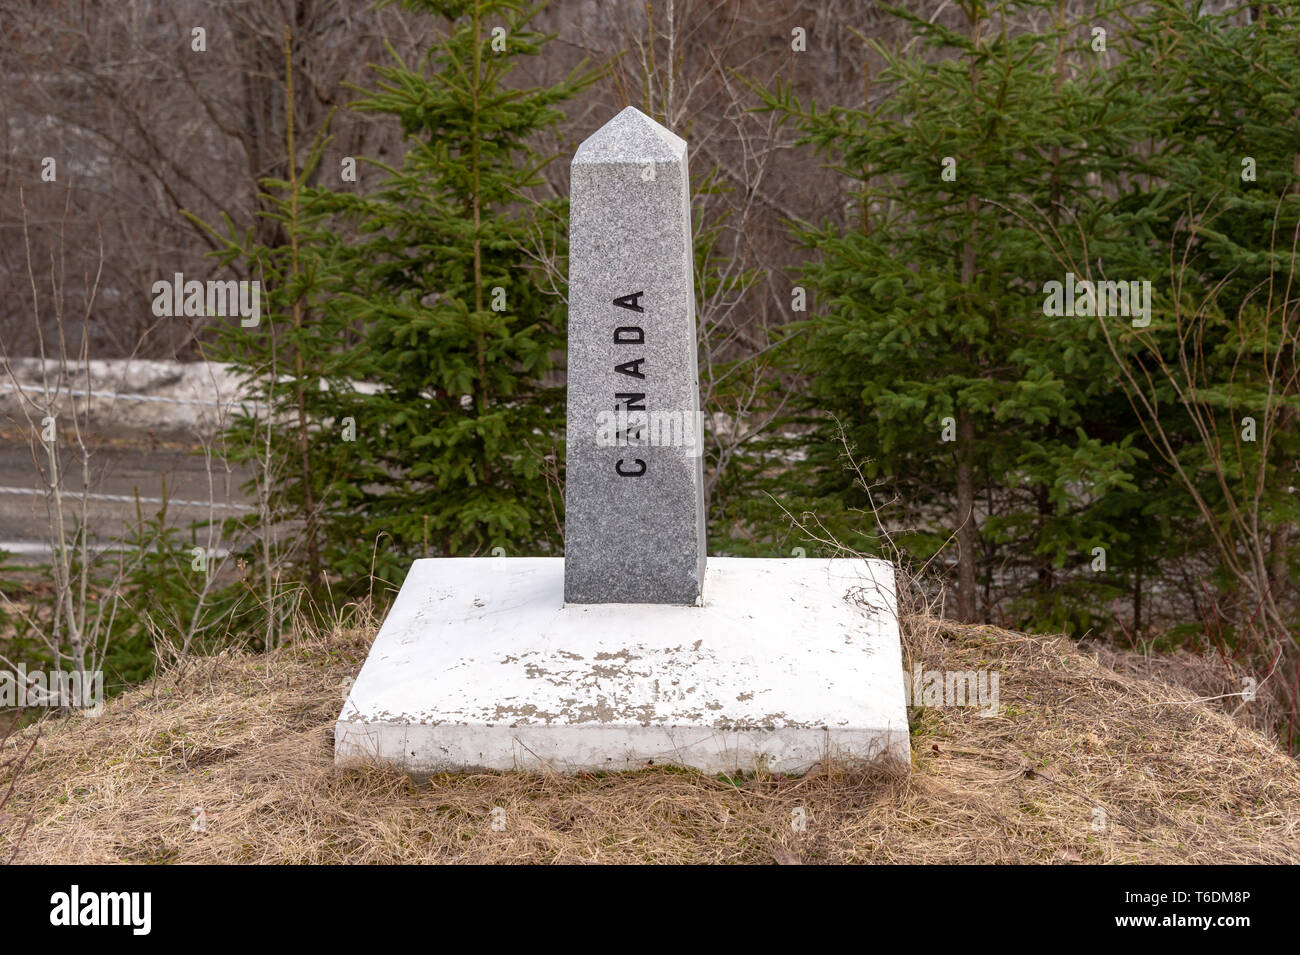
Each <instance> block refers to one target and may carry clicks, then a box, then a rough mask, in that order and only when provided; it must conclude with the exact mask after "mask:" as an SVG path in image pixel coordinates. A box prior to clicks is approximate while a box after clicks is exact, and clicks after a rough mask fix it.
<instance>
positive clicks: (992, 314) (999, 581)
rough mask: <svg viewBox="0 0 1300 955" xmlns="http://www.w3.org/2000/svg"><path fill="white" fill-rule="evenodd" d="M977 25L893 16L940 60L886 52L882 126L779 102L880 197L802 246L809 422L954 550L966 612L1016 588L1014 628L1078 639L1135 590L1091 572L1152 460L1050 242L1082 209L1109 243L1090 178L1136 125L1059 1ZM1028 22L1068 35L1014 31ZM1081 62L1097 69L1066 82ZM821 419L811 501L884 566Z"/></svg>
mask: <svg viewBox="0 0 1300 955" xmlns="http://www.w3.org/2000/svg"><path fill="white" fill-rule="evenodd" d="M960 6H961V9H962V10H963V11H964V13H965V18H966V24H967V27H968V29H967V31H966V32H964V33H959V32H954V31H951V30H948V29H946V28H944V27H942V26H941V25H938V24H931V23H929V22H927V21H925V20H923V19H920V18H918V17H915V16H914V15H912V14H910V13H908V12H907V11H904V10H900V9H891V12H892V13H893V14H894V15H896V16H898V17H901V18H903V19H905V20H906V21H908V22H909V23H910V25H911V27H912V29H913V30H914V31H915V32H916V33H917V34H918V35H919V37H920V38H921V40H922V42H923V43H924V44H925V45H926V48H927V50H928V52H927V51H926V50H922V49H914V50H913V51H911V52H904V53H895V52H893V51H891V50H889V49H886V48H883V47H877V49H878V52H879V53H880V54H881V55H882V56H883V57H884V58H885V60H886V63H887V67H886V69H885V71H884V73H883V75H882V76H881V77H880V83H881V85H884V86H886V87H887V88H888V89H889V95H888V96H887V97H886V98H885V99H884V100H883V102H882V104H881V105H880V106H879V107H878V108H873V109H871V110H869V111H864V110H854V109H844V108H838V107H832V108H830V109H825V110H818V109H817V108H816V107H815V105H813V106H810V107H808V108H804V107H803V106H802V105H801V104H800V103H799V102H798V101H797V100H796V99H795V98H794V97H793V96H792V95H791V94H790V92H789V90H788V89H786V88H781V87H778V88H777V89H776V90H775V91H774V92H773V93H771V94H769V95H767V96H765V99H766V103H767V106H768V107H769V108H772V109H778V110H781V111H783V112H784V113H785V114H786V116H787V117H788V118H789V119H790V120H792V121H793V122H795V123H796V125H797V126H798V127H799V128H800V129H801V130H802V132H803V134H804V138H803V141H804V142H806V143H809V144H812V145H813V146H815V147H817V148H818V149H820V150H821V151H823V152H824V153H825V154H827V155H828V156H829V157H831V159H832V161H833V162H834V165H835V168H836V169H837V170H838V171H839V172H841V173H842V174H843V175H845V176H846V177H848V178H850V179H851V180H856V185H855V186H854V187H853V191H856V192H859V193H860V194H862V195H863V196H864V197H869V206H868V208H867V209H866V210H865V211H864V212H863V214H862V216H861V217H860V220H859V221H858V222H855V223H853V224H852V225H850V226H844V225H839V224H836V223H826V224H823V225H821V226H811V225H804V226H802V227H801V228H800V230H799V236H800V238H801V239H802V241H803V242H804V243H805V244H806V245H807V246H808V247H809V249H810V250H814V251H815V252H816V253H818V257H817V258H816V259H814V260H813V261H812V262H811V263H810V264H809V266H808V268H807V271H806V274H805V282H806V284H808V285H809V286H811V288H812V289H813V290H814V291H815V292H816V295H817V302H818V309H819V310H818V313H817V314H816V315H815V317H814V318H813V319H811V320H810V321H809V322H808V323H807V324H806V334H805V335H804V344H803V346H802V348H801V349H800V351H801V355H802V357H803V359H804V360H805V361H806V362H807V364H808V367H809V369H810V371H811V388H810V391H809V396H808V399H807V401H806V402H805V408H806V409H807V410H808V411H809V412H810V413H818V412H823V411H824V412H829V413H830V415H831V416H833V417H834V419H836V420H837V421H838V422H839V423H842V424H843V426H844V428H845V430H846V434H847V437H848V439H849V441H850V444H851V447H852V448H853V449H854V451H855V453H856V455H857V456H858V458H859V460H860V463H861V464H862V465H863V466H864V477H865V478H866V479H867V480H868V481H869V482H870V481H873V480H881V481H883V482H884V483H885V485H886V486H885V487H884V488H882V489H881V493H882V494H883V495H884V496H886V497H887V496H888V495H889V494H891V493H896V494H897V495H898V497H899V500H900V501H902V502H903V504H904V506H905V511H904V517H903V519H902V521H901V523H902V524H903V525H905V528H904V530H902V531H901V532H900V533H898V534H897V535H896V539H897V540H898V541H899V542H900V543H902V545H903V546H904V548H905V550H906V551H907V552H908V553H909V554H910V555H911V556H913V557H915V558H918V559H920V560H926V559H929V558H931V557H933V556H934V555H935V554H938V553H939V552H940V551H941V550H944V549H946V550H947V552H948V553H950V554H953V555H954V556H953V558H952V563H953V564H954V565H955V566H954V567H953V577H954V578H955V581H956V585H957V586H956V590H957V598H958V600H957V603H958V607H957V608H956V609H957V611H958V614H959V615H960V616H961V617H963V618H966V619H976V618H981V617H985V616H986V615H987V614H989V612H990V610H991V608H990V607H989V606H988V604H987V602H986V600H985V595H986V594H996V593H1004V592H1006V591H1007V590H1009V589H1011V586H1012V584H1013V583H1014V582H1015V581H1016V580H1017V579H1020V580H1022V581H1025V582H1026V584H1025V586H1024V587H1023V589H1022V592H1021V597H1020V599H1019V600H1017V601H1015V602H1008V603H1007V604H1004V605H1003V606H1002V607H1000V608H999V609H1000V611H1001V614H1000V615H1001V617H1002V619H1010V620H1011V621H1012V622H1015V623H1018V624H1027V623H1029V622H1030V621H1034V622H1036V623H1037V624H1038V625H1056V626H1067V627H1069V628H1070V629H1074V630H1083V629H1086V628H1087V627H1090V626H1093V625H1094V624H1095V622H1096V615H1095V611H1096V610H1097V608H1098V605H1099V604H1100V603H1101V602H1102V601H1104V600H1106V599H1107V598H1111V597H1116V596H1118V595H1119V594H1120V593H1121V592H1123V591H1124V589H1125V587H1124V585H1123V584H1122V583H1121V582H1120V581H1119V579H1118V578H1116V577H1115V576H1113V575H1112V576H1106V575H1103V574H1093V573H1092V569H1091V568H1092V554H1093V553H1094V549H1095V548H1096V547H1103V548H1108V549H1111V548H1113V547H1114V535H1115V525H1114V516H1115V515H1114V510H1115V506H1116V498H1115V497H1113V496H1111V495H1112V494H1113V492H1115V491H1125V492H1128V493H1130V494H1131V493H1133V492H1135V491H1136V490H1137V486H1136V485H1135V484H1134V471H1135V469H1136V468H1137V467H1138V465H1139V463H1140V459H1141V452H1140V451H1139V450H1138V449H1136V448H1134V447H1133V438H1134V435H1135V434H1136V433H1137V428H1136V426H1135V425H1134V424H1133V423H1132V421H1131V420H1127V421H1126V420H1124V416H1123V415H1122V414H1118V413H1117V409H1119V407H1120V405H1122V403H1123V398H1122V396H1121V395H1119V394H1118V392H1117V391H1116V390H1115V388H1114V386H1113V384H1112V383H1111V381H1110V378H1109V376H1108V374H1107V370H1106V362H1107V360H1108V357H1107V355H1106V353H1105V349H1104V347H1102V346H1101V345H1100V343H1099V342H1098V330H1097V328H1096V326H1095V322H1094V321H1091V320H1088V319H1084V318H1078V319H1073V318H1063V317H1058V316H1049V315H1045V314H1044V311H1045V309H1044V294H1043V287H1044V284H1045V283H1046V282H1047V281H1050V280H1058V281H1059V280H1061V279H1062V278H1063V275H1062V267H1061V258H1060V256H1059V255H1057V254H1055V253H1054V252H1053V251H1052V250H1051V249H1050V248H1049V247H1048V246H1047V245H1046V244H1045V243H1044V242H1043V240H1042V238H1041V235H1040V233H1041V232H1042V231H1044V230H1045V229H1050V223H1051V221H1052V220H1053V219H1054V218H1055V217H1057V216H1058V214H1059V210H1061V209H1063V208H1064V209H1068V210H1069V216H1070V217H1071V219H1072V220H1073V221H1074V222H1075V223H1076V231H1080V230H1081V231H1082V232H1083V234H1085V235H1088V236H1091V237H1094V238H1098V239H1104V237H1105V235H1106V234H1107V229H1108V222H1107V220H1106V218H1105V205H1104V202H1103V201H1102V199H1101V196H1100V190H1098V189H1095V188H1089V187H1088V185H1087V183H1088V176H1089V173H1092V174H1094V175H1104V174H1106V172H1107V169H1106V167H1105V159H1106V156H1107V155H1108V151H1109V152H1114V151H1115V150H1116V143H1117V142H1119V143H1121V144H1122V137H1123V136H1124V135H1125V134H1126V130H1128V129H1129V128H1130V127H1131V124H1132V122H1133V117H1132V116H1130V115H1127V114H1125V113H1123V112H1122V104H1119V105H1116V104H1115V103H1112V102H1111V101H1110V100H1108V99H1107V98H1106V97H1105V96H1103V95H1102V93H1101V84H1102V82H1103V81H1102V78H1101V77H1100V75H1099V72H1098V70H1097V69H1096V68H1095V67H1092V66H1088V65H1086V64H1087V63H1088V58H1087V57H1086V56H1085V55H1084V54H1085V53H1086V44H1087V42H1088V41H1087V36H1088V33H1087V31H1086V30H1080V29H1078V28H1077V27H1078V25H1076V24H1071V23H1067V22H1066V21H1065V17H1064V12H1065V11H1064V7H1063V6H1061V5H1058V4H1057V3H1055V2H1052V3H1032V2H1031V3H1007V4H999V5H996V6H994V5H990V4H986V3H983V2H979V0H967V2H963V3H962V4H960ZM1034 10H1039V11H1043V12H1047V13H1049V14H1051V15H1052V16H1053V17H1055V27H1054V29H1052V30H1049V31H1046V32H1042V33H1037V34H1034V33H1022V34H1018V35H1012V34H1010V33H1009V32H1007V30H1006V29H1005V26H1004V23H1005V21H1006V20H1007V19H1010V18H1011V17H1012V15H1013V14H1015V13H1017V12H1021V13H1023V12H1027V11H1034ZM918 46H919V45H918ZM1069 54H1073V57H1072V58H1073V59H1074V60H1076V61H1079V62H1080V63H1083V64H1085V65H1083V66H1081V67H1080V66H1076V67H1075V68H1074V69H1072V70H1068V71H1067V70H1066V68H1065V65H1064V58H1065V57H1066V56H1067V55H1069ZM864 201H866V200H865V199H864ZM1035 210H1037V212H1035ZM1063 231H1064V230H1063ZM808 421H809V423H810V424H814V425H815V427H816V429H817V430H816V431H815V432H814V435H813V441H812V445H811V448H810V451H809V463H810V464H811V465H812V467H813V468H814V469H815V473H816V475H817V485H816V487H815V488H814V494H815V495H817V496H819V497H821V498H822V499H823V500H824V501H826V502H827V503H828V505H829V506H828V507H826V508H825V510H826V513H828V514H832V515H838V522H839V526H832V527H830V528H829V529H830V530H833V531H834V532H835V535H836V536H837V538H838V539H840V540H841V541H843V542H846V543H850V544H853V545H854V546H855V547H857V548H858V549H863V550H867V551H873V550H875V549H877V546H878V539H877V537H876V531H877V528H875V527H873V526H871V525H870V523H869V522H868V523H867V524H865V525H862V524H858V526H854V523H853V522H854V521H857V520H860V519H861V517H862V516H863V511H861V510H857V509H862V508H869V506H870V504H871V501H870V500H869V499H868V497H867V496H866V495H865V494H864V492H863V489H862V488H861V486H859V485H858V484H857V483H856V482H855V481H854V480H853V475H852V472H851V471H846V469H845V467H844V460H843V453H842V452H843V448H842V447H841V443H840V441H839V439H838V435H837V433H836V424H835V423H834V422H832V421H828V420H827V417H826V416H825V415H821V414H812V416H811V417H810V418H809V419H808ZM877 500H879V498H877ZM1138 523H1139V522H1137V521H1136V520H1134V521H1132V522H1131V524H1132V525H1133V526H1135V527H1136V526H1138ZM954 545H955V546H954ZM1071 588H1072V589H1073V590H1074V591H1076V592H1074V593H1071Z"/></svg>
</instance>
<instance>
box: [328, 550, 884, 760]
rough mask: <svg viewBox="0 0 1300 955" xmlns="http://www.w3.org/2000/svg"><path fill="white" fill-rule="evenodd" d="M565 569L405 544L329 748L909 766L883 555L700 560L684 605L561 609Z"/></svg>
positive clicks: (552, 561) (556, 563)
mask: <svg viewBox="0 0 1300 955" xmlns="http://www.w3.org/2000/svg"><path fill="white" fill-rule="evenodd" d="M563 577H564V565H563V561H562V560H560V559H558V558H516V559H508V558H464V559H438V560H417V561H416V562H415V563H414V565H413V566H412V568H411V572H410V574H409V575H408V577H407V579H406V582H405V583H404V584H403V585H402V590H401V593H400V594H399V596H398V598H397V602H396V603H395V605H394V606H393V609H392V611H391V612H390V613H389V615H388V619H387V620H386V621H385V622H384V625H383V628H382V629H381V630H380V632H379V636H378V637H377V638H376V640H375V644H374V647H373V648H372V649H371V652H370V656H369V658H368V659H367V661H366V664H365V666H364V667H363V668H362V670H361V672H360V674H359V675H358V677H357V680H356V682H355V684H354V685H353V686H352V688H351V691H350V693H349V695H348V698H347V701H346V703H345V705H344V708H343V712H342V714H341V716H340V717H339V720H338V723H337V725H336V728H335V760H336V762H337V763H338V764H340V765H348V764H352V763H356V762H365V761H369V760H379V761H382V762H386V763H389V764H394V765H398V766H401V767H403V768H405V769H407V770H408V771H411V772H416V773H423V772H434V771H438V770H444V769H463V768H466V767H484V768H488V769H499V770H505V769H527V768H542V767H550V768H552V769H556V770H560V771H577V770H583V769H586V770H622V769H633V768H640V767H642V766H646V765H649V764H652V763H654V764H658V763H671V764H676V765H684V766H692V767H695V768H697V769H700V770H703V771H705V772H709V773H715V772H734V771H747V770H754V769H757V768H758V767H759V766H760V765H763V766H765V767H767V768H769V769H772V770H776V771H780V772H791V773H794V772H801V771H802V770H804V769H807V768H808V767H809V766H810V765H812V764H813V763H815V762H817V761H819V760H821V759H823V758H825V757H827V756H832V757H837V758H842V759H851V760H863V761H870V762H874V763H880V764H885V765H893V766H906V765H907V764H908V762H909V741H908V727H907V715H906V710H905V707H904V698H903V674H902V659H901V651H900V644H899V634H898V624H897V619H896V603H895V596H894V575H893V569H892V567H890V565H889V564H887V563H884V562H882V561H875V560H871V561H863V560H813V559H804V560H765V559H737V558H718V557H714V558H712V559H711V560H710V561H709V567H708V581H707V586H706V590H705V595H706V596H705V600H704V603H703V606H699V607H686V606H670V605H641V606H628V605H625V604H595V605H575V604H568V605H566V604H565V602H564V599H563V598H564V594H563Z"/></svg>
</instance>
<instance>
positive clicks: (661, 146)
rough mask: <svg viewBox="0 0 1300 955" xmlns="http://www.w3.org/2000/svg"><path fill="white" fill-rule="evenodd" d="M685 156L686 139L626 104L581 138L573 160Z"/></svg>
mask: <svg viewBox="0 0 1300 955" xmlns="http://www.w3.org/2000/svg"><path fill="white" fill-rule="evenodd" d="M685 155H686V140H684V139H682V138H681V137H680V136H678V135H677V134H676V133H674V132H673V131H672V130H670V129H667V128H666V127H664V126H660V125H659V124H658V123H656V122H655V121H654V120H653V119H651V118H650V117H649V116H647V115H646V114H645V113H643V112H641V111H640V110H639V109H637V108H636V107H635V106H628V107H627V108H625V109H623V110H622V111H621V112H619V113H618V115H616V116H615V117H614V118H613V119H611V120H610V121H609V122H608V123H606V124H605V125H604V126H602V127H600V129H598V130H596V131H595V132H594V133H592V134H591V135H590V136H588V137H587V138H586V139H585V140H583V142H582V145H581V146H579V147H578V151H577V153H575V154H574V156H573V162H574V164H575V165H577V164H580V163H620V162H627V163H645V162H676V161H678V160H680V159H681V158H682V157H683V156H685Z"/></svg>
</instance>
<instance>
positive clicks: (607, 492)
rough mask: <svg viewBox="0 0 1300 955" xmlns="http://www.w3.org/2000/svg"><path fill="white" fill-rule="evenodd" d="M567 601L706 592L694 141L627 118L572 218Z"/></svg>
mask: <svg viewBox="0 0 1300 955" xmlns="http://www.w3.org/2000/svg"><path fill="white" fill-rule="evenodd" d="M569 221H570V226H569V357H568V433H567V447H568V451H567V455H568V457H567V464H566V485H565V541H564V545H565V553H564V556H565V563H564V599H565V601H566V602H568V603H573V604H599V603H647V604H684V605H692V604H698V603H699V602H700V599H701V594H702V590H703V583H704V564H705V553H706V551H705V539H704V470H703V461H702V459H701V456H700V453H699V451H700V442H701V440H702V436H701V435H700V434H699V433H698V428H699V420H700V418H699V401H700V395H699V381H698V372H697V367H696V338H695V289H694V279H693V275H692V248H691V220H690V189H689V186H688V180H687V157H686V142H685V141H684V140H683V139H681V138H679V137H678V136H675V135H673V134H672V133H671V132H669V131H668V130H667V129H665V128H664V127H662V126H660V125H659V124H658V123H656V122H654V121H653V120H652V119H650V117H648V116H646V115H645V114H644V113H642V112H641V111H639V110H637V109H634V108H633V107H630V106H629V107H628V108H627V109H624V110H623V111H622V112H621V113H619V114H618V115H617V116H615V117H614V118H613V119H611V120H610V121H609V122H608V123H606V124H605V125H604V126H602V127H601V128H600V129H599V130H597V131H596V132H595V133H594V134H593V135H592V136H591V137H590V138H589V139H587V140H586V141H585V142H584V143H583V144H582V145H581V146H579V147H578V151H577V153H576V154H575V155H574V157H573V165H572V197H571V202H570V212H569Z"/></svg>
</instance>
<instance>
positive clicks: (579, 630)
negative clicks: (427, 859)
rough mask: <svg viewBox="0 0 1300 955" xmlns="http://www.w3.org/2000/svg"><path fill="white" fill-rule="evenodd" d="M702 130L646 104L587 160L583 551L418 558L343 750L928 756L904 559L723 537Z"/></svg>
mask: <svg viewBox="0 0 1300 955" xmlns="http://www.w3.org/2000/svg"><path fill="white" fill-rule="evenodd" d="M692 262H693V254H692V245H691V221H690V190H689V185H688V177H687V155H686V143H685V142H684V141H683V140H682V139H680V138H679V137H677V136H675V135H674V134H673V133H671V132H669V131H668V130H667V129H665V128H664V127H662V126H660V125H659V124H658V123H656V122H654V121H653V120H652V119H650V118H649V117H648V116H646V115H645V114H643V113H641V112H640V111H639V110H637V109H634V108H632V107H628V108H627V109H624V110H623V111H622V112H620V113H619V114H618V115H617V116H615V117H614V118H613V119H612V120H610V121H609V122H608V123H606V124H605V125H604V126H603V127H601V129H599V130H597V131H596V132H595V133H594V134H593V135H592V136H591V137H590V138H588V139H587V140H586V141H585V142H583V143H582V145H581V146H579V148H578V151H577V153H576V155H575V156H574V159H573V166H572V201H571V209H570V282H569V360H568V427H567V435H566V439H567V440H566V443H567V463H566V470H567V478H566V489H565V501H566V504H565V506H566V514H565V522H566V523H565V556H564V557H563V558H554V557H548V558H528V557H524V558H505V557H481V558H434V559H426V560H417V561H415V562H414V563H413V564H412V567H411V571H410V573H409V574H408V575H407V578H406V580H405V582H404V583H403V585H402V588H401V591H400V593H399V594H398V596H397V600H396V601H395V603H394V604H393V607H392V609H391V610H390V612H389V614H388V617H387V619H386V620H385V621H384V625H383V627H382V628H381V629H380V631H379V634H378V636H377V637H376V638H375V642H374V645H373V646H372V648H371V651H370V655H369V656H368V658H367V659H366V662H365V665H364V666H363V667H362V669H361V672H360V673H359V674H358V676H357V679H356V681H355V682H354V683H353V685H352V686H351V688H350V690H349V693H348V696H347V699H346V701H345V703H344V706H343V711H342V713H341V714H340V716H339V719H338V722H337V723H336V726H335V737H334V738H335V761H336V763H337V764H339V765H349V764H353V763H357V762H367V761H378V762H381V763H386V764H390V765H395V766H399V767H401V768H403V769H405V770H407V771H410V772H415V773H426V772H435V771H439V770H447V769H467V768H487V769H530V768H551V769H556V770H561V771H577V770H583V769H586V770H602V769H603V770H610V769H634V768H640V767H642V766H646V765H650V764H658V763H673V764H677V765H685V766H693V767H696V768H698V769H700V770H703V771H705V772H735V771H738V770H739V771H745V770H755V769H758V768H760V767H762V768H767V769H771V770H776V771H781V772H800V771H802V770H804V769H807V768H808V767H809V766H810V765H812V764H813V763H816V762H818V761H820V760H822V759H825V758H827V757H834V758H840V759H847V760H855V761H871V762H877V763H886V764H890V765H891V766H894V767H898V768H905V767H906V766H907V765H909V763H910V758H909V738H908V729H907V716H906V710H905V706H904V695H903V674H902V660H901V653H900V644H899V632H898V620H897V602H896V596H895V592H894V575H893V568H892V567H891V566H890V565H889V564H888V563H885V562H883V561H879V560H847V559H834V560H824V559H823V560H819V559H807V558H805V559H762V558H759V559H740V558H712V559H709V560H707V562H706V556H705V530H704V529H705V513H704V509H705V500H704V475H703V461H702V455H701V446H702V441H703V434H702V431H701V426H700V414H699V411H700V409H699V383H698V376H697V370H696V334H695V308H694V289H693V277H692Z"/></svg>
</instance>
